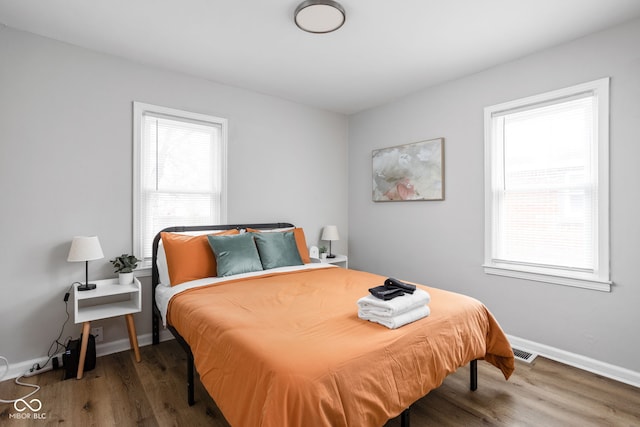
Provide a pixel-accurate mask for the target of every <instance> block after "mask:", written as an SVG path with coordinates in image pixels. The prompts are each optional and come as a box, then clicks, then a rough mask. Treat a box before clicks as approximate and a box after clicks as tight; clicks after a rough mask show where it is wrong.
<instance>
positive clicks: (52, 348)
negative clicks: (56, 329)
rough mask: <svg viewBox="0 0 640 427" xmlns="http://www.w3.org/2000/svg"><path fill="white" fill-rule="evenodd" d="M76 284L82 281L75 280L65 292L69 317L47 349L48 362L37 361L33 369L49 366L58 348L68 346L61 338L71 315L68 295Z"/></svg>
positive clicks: (65, 306)
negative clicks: (40, 362) (41, 363)
mask: <svg viewBox="0 0 640 427" xmlns="http://www.w3.org/2000/svg"><path fill="white" fill-rule="evenodd" d="M76 284H81V283H80V282H73V283H72V284H71V286H69V289H67V292H66V293H65V297H64V311H65V313H66V314H67V318H66V319H65V320H64V323H63V324H62V327H61V328H60V333H59V334H58V337H57V338H56V339H55V340H53V342H52V343H51V345H50V346H49V350H48V351H47V356H48V357H49V358H48V359H47V361H46V362H44V364H43V365H40V364H39V363H35V364H34V365H33V366H32V367H31V369H33V370H35V369H38V370H40V369H43V368H44V367H45V366H47V365H48V364H49V362H51V359H53V356H55V355H56V354H58V350H59V349H60V348H63V349H66V348H67V346H66V345H65V344H64V343H61V342H60V338H62V334H63V333H64V328H65V326H67V322H68V321H69V318H70V315H69V302H68V301H69V297H68V295H69V294H70V292H71V288H73V286H74V285H76Z"/></svg>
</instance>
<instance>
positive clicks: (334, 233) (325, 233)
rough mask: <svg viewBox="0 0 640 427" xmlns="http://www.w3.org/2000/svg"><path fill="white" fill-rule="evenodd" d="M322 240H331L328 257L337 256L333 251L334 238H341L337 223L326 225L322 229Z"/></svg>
mask: <svg viewBox="0 0 640 427" xmlns="http://www.w3.org/2000/svg"><path fill="white" fill-rule="evenodd" d="M320 240H328V241H329V255H327V258H335V257H336V256H335V255H334V254H332V253H331V242H332V241H333V240H340V236H339V235H338V227H336V226H335V225H325V227H324V229H323V230H322V236H321V237H320Z"/></svg>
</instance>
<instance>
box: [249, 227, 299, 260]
mask: <svg viewBox="0 0 640 427" xmlns="http://www.w3.org/2000/svg"><path fill="white" fill-rule="evenodd" d="M253 236H254V239H255V241H256V246H258V253H259V254H260V261H261V262H262V268H264V269H265V270H268V269H270V268H277V267H287V266H290V265H302V264H303V262H302V258H300V252H299V251H298V246H297V245H296V238H295V236H294V234H293V231H286V232H283V233H280V232H273V233H253Z"/></svg>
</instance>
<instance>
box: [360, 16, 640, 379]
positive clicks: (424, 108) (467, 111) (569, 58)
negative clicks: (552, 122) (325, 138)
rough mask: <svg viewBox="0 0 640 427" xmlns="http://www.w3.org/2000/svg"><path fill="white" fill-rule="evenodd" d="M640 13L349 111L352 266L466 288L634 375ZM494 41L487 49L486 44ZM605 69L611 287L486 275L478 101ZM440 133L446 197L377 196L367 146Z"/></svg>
mask: <svg viewBox="0 0 640 427" xmlns="http://www.w3.org/2000/svg"><path fill="white" fill-rule="evenodd" d="M638 46H640V21H634V22H631V23H628V24H626V25H623V26H619V27H617V28H613V29H611V30H609V31H605V32H602V33H598V34H594V35H591V36H589V37H586V38H583V39H580V40H576V41H574V42H572V43H568V44H565V45H561V46H557V47H556V48H553V49H548V50H545V51H542V52H539V53H537V54H534V55H530V56H527V57H525V58H522V59H520V60H518V61H514V62H511V63H507V64H504V65H500V66H498V67H495V68H492V69H489V70H486V71H484V72H481V73H477V74H474V75H471V76H468V77H466V78H462V79H460V80H456V81H452V82H449V83H447V84H442V85H440V86H437V87H433V88H430V89H427V90H424V91H421V92H419V93H415V94H412V95H411V96H408V97H405V98H402V99H400V100H397V101H396V102H393V103H391V104H389V105H386V106H382V107H380V108H376V109H373V110H370V111H366V112H362V113H360V114H357V115H354V116H351V117H350V119H349V231H350V234H349V239H350V241H349V256H350V259H349V265H350V267H352V268H358V269H364V270H369V271H374V272H377V273H380V274H382V275H388V276H397V277H400V278H404V279H407V280H415V281H419V282H422V283H425V284H428V285H432V286H435V287H440V288H444V289H449V290H453V291H457V292H461V293H464V294H468V295H471V296H474V297H476V298H478V299H480V300H481V301H483V302H484V303H485V304H486V305H487V306H488V307H489V308H490V310H491V311H492V312H493V313H494V314H495V315H496V316H497V318H498V320H499V321H500V323H501V325H502V327H503V328H504V329H505V331H506V332H507V333H508V334H511V335H514V336H517V337H520V338H524V339H527V340H530V341H534V342H537V343H541V344H544V345H548V346H552V347H555V348H558V349H561V350H565V351H569V352H572V353H577V354H580V355H583V356H587V357H590V358H593V359H596V360H599V361H603V362H607V363H610V364H613V365H616V366H620V367H623V368H627V369H630V370H633V371H636V372H640V357H639V355H640V343H639V342H638V340H637V333H636V332H635V329H636V328H637V326H638V325H640V310H638V302H639V301H640V280H639V279H638V274H637V272H636V270H635V268H636V266H637V264H638V260H640V244H639V243H638V241H639V240H640V221H638V218H640V192H639V191H638V189H637V186H638V183H640V168H639V167H638V159H640V143H638V130H639V128H638V124H639V123H640V102H639V100H640V49H639V48H638ZM488 48H490V47H488ZM605 76H610V77H611V110H610V113H611V133H610V135H611V140H610V141H611V142H610V149H611V160H610V165H611V197H610V201H611V271H612V279H613V281H614V283H615V284H614V286H613V290H612V292H611V293H603V292H598V291H591V290H583V289H578V288H571V287H563V286H559V285H549V284H543V283H537V282H530V281H526V280H519V279H511V278H505V277H498V276H489V275H485V274H484V272H483V269H482V267H481V264H482V262H483V250H484V235H483V232H484V219H483V217H484V198H483V191H484V188H483V182H484V177H483V167H484V163H483V162H484V160H483V144H484V139H483V131H484V130H483V108H484V107H485V106H488V105H493V104H497V103H500V102H504V101H509V100H512V99H517V98H521V97H526V96H529V95H534V94H538V93H542V92H545V91H549V90H553V89H559V88H562V87H566V86H571V85H574V84H578V83H582V82H585V81H590V80H594V79H597V78H600V77H605ZM437 137H444V138H445V186H446V200H445V201H442V202H404V203H373V202H372V201H371V150H373V149H377V148H383V147H388V146H393V145H398V144H405V143H410V142H416V141H420V140H425V139H431V138H437Z"/></svg>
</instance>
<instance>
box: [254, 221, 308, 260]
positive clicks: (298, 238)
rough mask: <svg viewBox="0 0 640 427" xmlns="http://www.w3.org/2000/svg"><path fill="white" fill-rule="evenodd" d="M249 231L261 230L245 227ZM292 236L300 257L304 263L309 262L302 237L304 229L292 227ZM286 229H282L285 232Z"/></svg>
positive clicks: (305, 242) (305, 243) (257, 231)
mask: <svg viewBox="0 0 640 427" xmlns="http://www.w3.org/2000/svg"><path fill="white" fill-rule="evenodd" d="M247 231H248V232H249V233H260V232H261V230H256V229H254V228H247ZM287 231H293V237H295V239H296V246H297V247H298V252H299V253H300V259H302V262H303V263H304V264H309V263H310V262H311V258H309V249H308V248H307V240H306V239H305V237H304V230H303V229H302V228H297V227H296V228H294V229H293V230H287ZM285 232H286V231H283V233H285Z"/></svg>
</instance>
